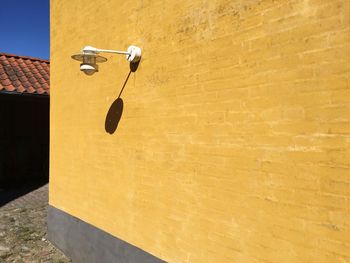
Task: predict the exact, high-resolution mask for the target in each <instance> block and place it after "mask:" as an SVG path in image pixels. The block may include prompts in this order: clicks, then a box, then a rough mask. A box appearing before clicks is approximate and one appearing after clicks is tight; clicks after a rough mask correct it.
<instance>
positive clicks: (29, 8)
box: [0, 0, 50, 59]
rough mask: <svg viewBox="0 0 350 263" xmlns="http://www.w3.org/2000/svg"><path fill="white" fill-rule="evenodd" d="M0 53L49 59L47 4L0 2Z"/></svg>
mask: <svg viewBox="0 0 350 263" xmlns="http://www.w3.org/2000/svg"><path fill="white" fill-rule="evenodd" d="M0 25H1V26H0V27H1V30H0V52H5V53H11V54H16V55H22V56H31V57H37V58H43V59H49V58H50V0H0Z"/></svg>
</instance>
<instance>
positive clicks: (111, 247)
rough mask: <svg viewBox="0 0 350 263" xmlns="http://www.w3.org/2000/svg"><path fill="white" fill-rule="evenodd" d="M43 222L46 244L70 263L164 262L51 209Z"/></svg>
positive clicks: (59, 211)
mask: <svg viewBox="0 0 350 263" xmlns="http://www.w3.org/2000/svg"><path fill="white" fill-rule="evenodd" d="M47 220H48V238H49V240H50V241H51V242H52V243H53V244H54V245H55V246H57V247H58V248H59V249H60V250H62V251H63V253H65V254H66V255H67V256H68V257H70V258H71V259H72V260H73V262H77V263H93V262H94V263H104V262H106V263H109V262H111V263H112V262H113V263H161V262H165V261H163V260H161V259H158V258H156V257H155V256H153V255H151V254H149V253H147V252H145V251H143V250H141V249H140V248H137V247H135V246H133V245H131V244H129V243H127V242H125V241H123V240H120V239H118V238H116V237H114V236H112V235H110V234H108V233H106V232H104V231H102V230H100V229H98V228H96V227H94V226H92V225H90V224H88V223H86V222H84V221H82V220H80V219H79V218H76V217H74V216H71V215H70V214H67V213H65V212H63V211H62V210H59V209H57V208H55V207H53V206H49V209H48V218H47Z"/></svg>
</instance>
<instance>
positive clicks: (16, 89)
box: [0, 52, 50, 95]
mask: <svg viewBox="0 0 350 263" xmlns="http://www.w3.org/2000/svg"><path fill="white" fill-rule="evenodd" d="M3 92H6V93H31V94H42V95H49V94H50V62H49V61H48V60H43V59H38V58H32V57H23V56H17V55H12V54H6V53H1V52H0V93H3Z"/></svg>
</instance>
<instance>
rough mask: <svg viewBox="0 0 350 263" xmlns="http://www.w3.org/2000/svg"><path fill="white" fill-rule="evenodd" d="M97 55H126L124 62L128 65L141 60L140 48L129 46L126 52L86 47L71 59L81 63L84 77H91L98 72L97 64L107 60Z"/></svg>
mask: <svg viewBox="0 0 350 263" xmlns="http://www.w3.org/2000/svg"><path fill="white" fill-rule="evenodd" d="M99 53H114V54H122V55H126V60H127V61H129V62H130V63H136V62H139V61H140V59H141V48H139V47H136V46H129V47H128V50H127V51H118V50H108V49H98V48H95V47H91V46H86V47H84V48H83V50H82V51H81V53H79V54H76V55H73V56H72V59H75V60H78V61H81V62H82V63H81V64H80V70H81V71H83V72H84V73H85V74H86V75H92V74H94V73H95V72H98V65H97V63H102V62H106V61H107V58H105V57H102V56H99V55H98V54H99Z"/></svg>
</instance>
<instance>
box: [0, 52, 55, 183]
mask: <svg viewBox="0 0 350 263" xmlns="http://www.w3.org/2000/svg"><path fill="white" fill-rule="evenodd" d="M49 94H50V63H49V61H47V60H43V59H37V58H32V57H24V56H17V55H12V54H6V53H0V188H3V187H8V186H19V185H22V184H28V183H29V184H31V183H34V182H35V183H37V182H38V181H45V180H48V169H49V102H50V96H49Z"/></svg>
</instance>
